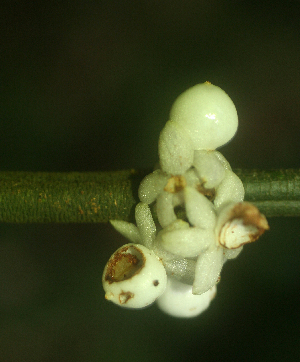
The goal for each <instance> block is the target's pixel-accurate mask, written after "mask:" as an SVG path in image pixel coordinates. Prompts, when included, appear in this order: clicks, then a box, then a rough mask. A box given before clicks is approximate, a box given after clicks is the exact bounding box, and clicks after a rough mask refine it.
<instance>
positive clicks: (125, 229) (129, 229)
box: [110, 220, 141, 243]
mask: <svg viewBox="0 0 300 362" xmlns="http://www.w3.org/2000/svg"><path fill="white" fill-rule="evenodd" d="M110 223H111V224H112V226H113V227H114V228H115V229H116V230H117V231H118V232H119V233H120V234H122V235H123V236H124V237H125V238H127V239H129V240H130V241H131V242H133V243H140V242H141V235H140V232H139V230H138V228H137V227H136V226H135V225H134V224H132V223H130V222H127V221H123V220H110Z"/></svg>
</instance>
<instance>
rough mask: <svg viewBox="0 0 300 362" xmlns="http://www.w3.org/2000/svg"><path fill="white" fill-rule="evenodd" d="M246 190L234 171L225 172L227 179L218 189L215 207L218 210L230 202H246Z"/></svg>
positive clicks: (224, 179) (225, 178)
mask: <svg viewBox="0 0 300 362" xmlns="http://www.w3.org/2000/svg"><path fill="white" fill-rule="evenodd" d="M244 195H245V189H244V186H243V183H242V181H241V179H240V178H239V177H238V176H237V175H236V174H235V173H234V172H232V171H230V170H225V177H224V178H223V180H222V182H221V183H220V185H219V186H218V187H217V189H216V197H215V200H214V205H215V207H216V208H217V209H218V208H220V207H221V206H223V205H225V204H226V203H228V202H241V201H243V200H244Z"/></svg>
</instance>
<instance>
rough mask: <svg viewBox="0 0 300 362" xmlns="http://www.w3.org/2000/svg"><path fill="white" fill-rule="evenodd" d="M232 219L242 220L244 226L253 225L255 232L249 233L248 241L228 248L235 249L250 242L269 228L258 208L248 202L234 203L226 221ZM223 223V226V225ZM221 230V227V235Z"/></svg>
mask: <svg viewBox="0 0 300 362" xmlns="http://www.w3.org/2000/svg"><path fill="white" fill-rule="evenodd" d="M234 219H240V220H242V222H243V224H244V225H245V226H248V225H250V226H253V227H255V228H256V229H257V232H256V233H250V234H249V238H250V240H249V241H247V242H245V243H242V244H239V245H238V246H237V247H236V248H230V249H237V248H239V247H241V246H242V245H245V244H248V243H252V242H254V241H256V240H257V239H258V238H259V237H260V236H261V235H262V234H263V233H264V232H265V231H266V230H269V229H270V227H269V224H268V221H267V219H266V217H265V215H263V214H261V213H260V211H259V210H258V208H257V207H256V206H254V205H253V204H251V203H250V202H239V203H238V204H236V205H235V206H234V207H233V209H232V210H231V211H230V214H229V217H228V219H227V221H226V223H228V222H230V221H232V220H234ZM226 223H225V224H226ZM225 224H224V225H225ZM224 225H223V227H224ZM221 232H222V228H221V230H220V234H219V235H221ZM222 246H224V247H225V248H226V246H225V245H223V244H222Z"/></svg>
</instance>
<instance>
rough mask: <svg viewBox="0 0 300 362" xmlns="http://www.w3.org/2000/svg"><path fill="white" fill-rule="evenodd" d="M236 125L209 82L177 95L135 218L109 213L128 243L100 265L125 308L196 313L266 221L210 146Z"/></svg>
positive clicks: (109, 294)
mask: <svg viewBox="0 0 300 362" xmlns="http://www.w3.org/2000/svg"><path fill="white" fill-rule="evenodd" d="M237 125H238V120H237V113H236V109H235V106H234V104H233V102H232V101H231V99H230V98H229V96H228V95H227V94H226V93H225V92H224V91H223V90H221V89H220V88H219V87H216V86H214V85H212V84H211V83H209V82H206V83H203V84H199V85H196V86H194V87H192V88H190V89H189V90H187V91H186V92H184V93H183V94H182V95H181V96H179V97H178V98H177V100H176V101H175V103H174V104H173V106H172V109H171V113H170V120H169V121H168V122H167V123H166V125H165V127H164V129H163V130H162V132H161V134H160V138H159V157H160V168H158V169H156V170H155V171H153V172H152V173H151V174H149V175H148V176H146V177H145V178H144V180H143V181H142V182H141V184H140V187H139V198H140V201H141V202H140V203H139V204H138V205H137V206H136V209H135V219H136V225H134V224H131V223H127V222H125V221H119V220H113V221H111V223H112V225H113V226H114V228H115V229H116V230H118V231H119V232H120V233H121V234H122V235H124V236H125V237H127V238H128V239H129V240H130V241H131V243H132V244H127V245H125V246H123V247H122V248H120V249H118V250H117V251H116V252H115V253H114V254H113V255H112V257H111V258H110V260H109V261H108V263H107V265H106V267H105V269H104V273H103V287H104V290H105V292H106V295H105V297H106V299H108V300H111V301H113V302H115V303H116V304H119V305H121V306H124V307H129V308H142V307H145V306H147V305H149V304H151V303H153V302H154V301H155V300H156V301H157V305H158V306H159V308H160V309H162V310H163V311H164V312H166V313H168V314H170V315H173V316H176V317H193V316H196V315H198V314H200V313H201V312H202V311H203V310H205V309H206V308H207V307H208V306H209V304H210V301H211V300H212V299H213V297H214V296H215V294H216V284H217V283H218V282H219V280H220V273H221V269H222V267H223V265H224V263H225V262H226V261H227V260H228V259H233V258H236V257H237V256H238V254H239V253H240V252H241V250H242V248H243V245H244V244H247V243H250V242H253V241H255V240H256V239H257V238H258V237H259V236H260V235H261V234H262V233H263V232H264V231H265V230H267V229H268V228H269V227H268V223H267V220H266V218H265V217H264V215H262V214H260V212H259V211H258V209H257V208H256V207H255V206H254V205H252V204H250V203H247V202H243V199H244V187H243V184H242V182H241V180H240V179H239V178H238V176H237V175H236V174H235V173H234V172H233V171H232V169H231V167H230V164H229V163H228V161H227V160H226V159H225V158H224V156H223V155H222V154H221V153H220V152H218V151H216V150H215V148H217V147H220V146H222V145H224V144H225V143H227V142H228V141H230V139H231V138H232V137H233V136H234V134H235V132H236V130H237ZM153 210H154V211H155V212H156V214H157V219H158V223H157V224H155V222H154V220H153V216H152V211H153Z"/></svg>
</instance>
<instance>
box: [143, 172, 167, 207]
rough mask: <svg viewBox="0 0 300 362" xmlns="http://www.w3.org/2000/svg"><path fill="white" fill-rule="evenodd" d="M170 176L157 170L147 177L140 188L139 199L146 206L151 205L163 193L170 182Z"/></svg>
mask: <svg viewBox="0 0 300 362" xmlns="http://www.w3.org/2000/svg"><path fill="white" fill-rule="evenodd" d="M168 178H169V177H168V176H167V175H166V174H165V173H164V172H162V171H161V170H155V171H153V172H152V173H150V174H149V175H147V176H146V177H145V178H144V179H143V180H142V182H141V184H140V187H139V198H140V200H141V201H142V202H145V203H146V204H151V203H152V202H153V201H154V200H155V199H156V198H157V196H158V195H159V194H160V193H161V190H162V189H163V188H164V186H165V185H166V183H167V182H168Z"/></svg>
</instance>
